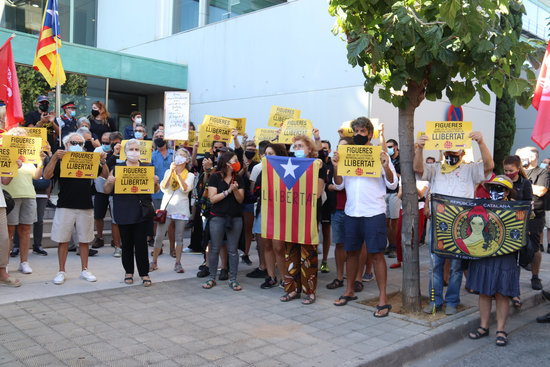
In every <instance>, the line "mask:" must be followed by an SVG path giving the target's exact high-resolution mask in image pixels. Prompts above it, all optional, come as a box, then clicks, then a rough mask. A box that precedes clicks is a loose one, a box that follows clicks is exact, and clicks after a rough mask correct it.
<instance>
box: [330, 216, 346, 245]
mask: <svg viewBox="0 0 550 367" xmlns="http://www.w3.org/2000/svg"><path fill="white" fill-rule="evenodd" d="M345 217H346V213H344V210H338V209H337V210H336V211H335V212H334V213H332V217H331V229H332V241H333V242H334V243H336V244H339V243H341V244H343V243H344V218H345Z"/></svg>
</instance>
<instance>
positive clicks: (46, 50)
mask: <svg viewBox="0 0 550 367" xmlns="http://www.w3.org/2000/svg"><path fill="white" fill-rule="evenodd" d="M59 33H60V30H59V13H58V11H57V0H48V2H47V3H46V9H45V10H44V17H43V18H42V28H41V29H40V37H38V46H37V47H36V55H35V56H34V62H33V64H32V66H33V68H34V69H35V70H37V71H39V72H40V73H41V74H42V75H43V76H44V78H45V79H46V81H47V82H48V84H49V85H50V86H51V87H52V88H53V87H55V85H56V84H57V81H58V80H59V85H62V84H63V83H65V80H66V76H65V71H64V70H63V65H62V64H61V57H60V56H59V53H58V50H59V49H60V48H61V35H60V34H59Z"/></svg>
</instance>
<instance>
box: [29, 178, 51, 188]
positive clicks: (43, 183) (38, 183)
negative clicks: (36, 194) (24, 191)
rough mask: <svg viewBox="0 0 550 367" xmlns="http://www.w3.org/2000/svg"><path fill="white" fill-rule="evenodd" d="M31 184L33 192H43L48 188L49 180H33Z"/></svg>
mask: <svg viewBox="0 0 550 367" xmlns="http://www.w3.org/2000/svg"><path fill="white" fill-rule="evenodd" d="M32 184H33V186H34V190H35V191H45V190H47V189H48V188H49V187H50V180H46V179H43V178H41V179H38V180H35V179H33V180H32Z"/></svg>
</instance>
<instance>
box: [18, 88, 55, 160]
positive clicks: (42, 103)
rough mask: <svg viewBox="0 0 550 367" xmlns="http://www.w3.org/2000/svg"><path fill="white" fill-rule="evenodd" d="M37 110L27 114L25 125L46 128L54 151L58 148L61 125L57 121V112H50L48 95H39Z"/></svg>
mask: <svg viewBox="0 0 550 367" xmlns="http://www.w3.org/2000/svg"><path fill="white" fill-rule="evenodd" d="M35 106H36V110H34V111H30V112H29V113H27V114H26V115H25V127H43V128H46V132H47V137H48V143H49V144H50V148H51V150H52V152H55V151H56V150H57V147H58V144H57V138H58V137H59V126H58V125H57V123H56V122H55V113H54V112H53V111H52V112H49V110H50V101H49V100H48V97H46V96H38V98H37V99H36V104H35Z"/></svg>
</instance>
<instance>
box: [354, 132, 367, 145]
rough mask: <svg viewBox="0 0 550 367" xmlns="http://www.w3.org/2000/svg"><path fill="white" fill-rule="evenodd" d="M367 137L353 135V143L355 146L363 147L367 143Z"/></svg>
mask: <svg viewBox="0 0 550 367" xmlns="http://www.w3.org/2000/svg"><path fill="white" fill-rule="evenodd" d="M369 140H370V139H369V137H368V136H363V135H359V134H357V135H354V136H353V142H354V143H355V144H356V145H365V144H367V143H368V142H369Z"/></svg>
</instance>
